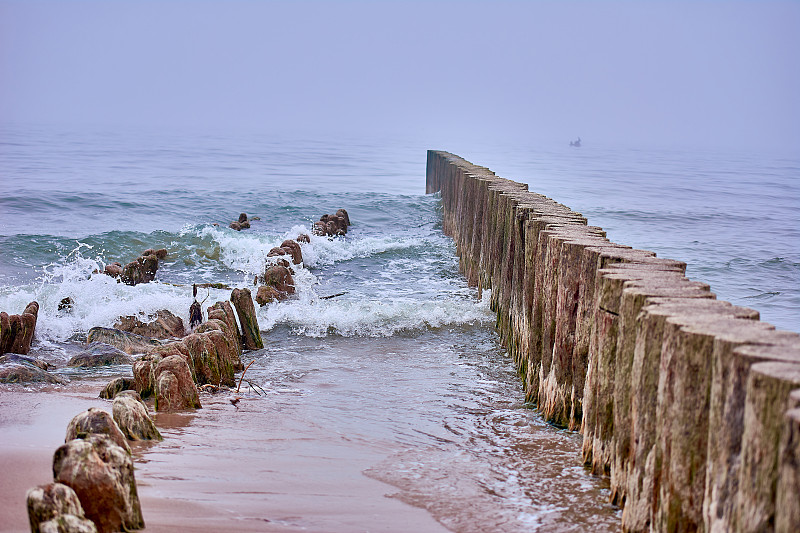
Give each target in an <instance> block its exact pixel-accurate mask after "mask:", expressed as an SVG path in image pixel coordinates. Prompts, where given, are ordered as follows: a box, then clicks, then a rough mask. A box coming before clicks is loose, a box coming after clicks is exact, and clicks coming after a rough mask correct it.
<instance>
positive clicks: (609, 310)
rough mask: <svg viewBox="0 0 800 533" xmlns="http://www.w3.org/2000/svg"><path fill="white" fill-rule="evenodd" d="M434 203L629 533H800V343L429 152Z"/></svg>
mask: <svg viewBox="0 0 800 533" xmlns="http://www.w3.org/2000/svg"><path fill="white" fill-rule="evenodd" d="M426 192H428V193H439V194H440V195H441V202H442V218H443V220H442V223H443V230H444V232H445V233H446V234H448V235H450V236H452V238H453V239H454V240H455V243H456V247H457V250H458V255H459V258H460V259H459V263H460V268H461V270H462V272H463V273H464V275H465V276H466V277H467V279H468V281H469V283H470V284H471V285H474V286H477V287H478V288H479V290H483V289H491V307H492V310H493V311H495V312H496V313H497V329H498V332H499V334H500V337H501V340H502V341H503V343H504V344H505V346H506V347H507V348H508V350H509V353H510V354H511V356H512V358H513V360H514V363H515V364H516V367H517V370H518V372H519V375H520V378H521V379H522V383H523V386H524V389H525V394H526V398H527V400H528V401H529V402H531V404H533V405H535V406H536V408H537V409H538V410H539V411H540V412H541V413H542V415H543V416H544V417H545V418H546V419H547V420H548V421H550V422H552V423H554V424H557V425H559V426H564V427H568V428H570V429H573V430H578V431H580V432H581V433H582V435H583V450H582V451H583V460H584V463H585V464H586V465H587V466H588V467H590V468H591V470H592V472H594V473H597V474H605V475H608V476H609V477H610V483H611V498H612V501H613V502H614V503H616V504H618V505H619V506H621V507H622V508H623V515H622V525H623V529H624V530H625V531H670V532H673V531H676V532H677V531H720V532H722V531H781V532H784V531H785V532H789V531H800V335H798V334H796V333H792V332H786V331H777V330H776V329H775V328H774V327H773V326H771V325H770V324H767V323H765V322H761V321H760V320H759V314H758V312H757V311H755V310H753V309H748V308H745V307H739V306H735V305H732V304H730V303H728V302H724V301H721V300H718V299H716V296H715V295H714V294H713V293H712V292H711V291H710V288H709V286H708V285H706V284H705V283H701V282H697V281H691V280H689V279H687V278H686V277H685V276H684V273H685V269H686V264H685V263H682V262H680V261H675V260H671V259H662V258H658V257H656V254H654V253H653V252H649V251H645V250H636V249H632V248H631V247H628V246H624V245H621V244H616V243H613V242H611V241H609V240H608V239H607V238H606V235H605V232H604V231H603V230H602V228H598V227H594V226H589V225H588V224H587V220H586V219H585V218H584V217H583V216H582V215H581V214H580V213H576V212H574V211H572V210H571V209H569V208H568V207H566V206H564V205H562V204H559V203H558V202H556V201H554V200H552V199H550V198H547V197H546V196H543V195H541V194H537V193H534V192H530V191H528V186H527V185H525V184H521V183H517V182H514V181H511V180H508V179H504V178H501V177H498V176H496V175H495V174H494V173H493V172H492V171H491V170H489V169H487V168H485V167H480V166H477V165H474V164H472V163H470V162H468V161H466V160H464V159H462V158H460V157H458V156H456V155H453V154H450V153H447V152H441V151H432V150H431V151H428V162H427V178H426ZM654 231H657V228H654Z"/></svg>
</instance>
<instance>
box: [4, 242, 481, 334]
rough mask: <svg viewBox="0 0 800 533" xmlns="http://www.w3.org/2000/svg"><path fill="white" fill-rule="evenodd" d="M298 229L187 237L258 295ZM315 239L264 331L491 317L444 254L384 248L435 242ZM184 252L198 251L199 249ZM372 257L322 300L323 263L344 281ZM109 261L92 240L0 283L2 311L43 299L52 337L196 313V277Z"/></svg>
mask: <svg viewBox="0 0 800 533" xmlns="http://www.w3.org/2000/svg"><path fill="white" fill-rule="evenodd" d="M300 233H307V231H306V228H304V227H301V226H295V227H293V228H291V229H290V230H289V231H288V232H286V233H285V234H282V235H275V234H273V235H269V234H265V233H256V232H233V231H230V230H228V229H227V228H218V227H214V226H200V227H194V228H189V227H187V228H184V230H183V232H182V234H183V237H184V241H182V242H183V243H184V244H183V246H188V247H189V248H191V247H192V246H193V245H187V244H186V241H187V240H190V239H188V237H192V236H193V237H194V238H195V239H196V238H198V237H199V238H200V239H201V240H202V241H203V242H205V243H206V244H204V245H203V246H205V247H206V248H204V253H205V256H204V257H205V258H206V259H207V260H208V261H210V262H212V263H216V266H213V265H212V266H211V267H209V268H210V269H211V270H217V271H220V270H224V271H228V272H229V273H231V271H233V272H239V273H240V275H237V276H234V278H236V279H237V280H238V281H236V282H235V283H233V285H235V286H239V287H248V288H250V289H251V291H252V293H253V296H255V292H256V290H255V287H254V286H253V285H252V283H253V281H252V280H253V277H254V275H255V274H257V273H260V272H263V271H264V266H265V264H266V263H267V262H270V261H274V260H275V258H267V253H268V252H269V250H270V249H271V248H272V247H274V246H279V245H280V244H281V242H283V240H285V239H287V238H296V237H297V235H298V234H300ZM310 239H311V242H310V243H303V244H302V245H301V249H302V251H303V259H304V264H303V265H297V266H295V267H294V270H295V274H294V279H295V286H296V290H297V294H296V295H295V296H294V297H293V298H292V299H290V300H288V301H285V302H280V303H273V304H269V305H267V306H264V307H262V308H258V318H259V323H260V326H261V329H262V330H265V331H266V330H270V329H272V328H275V327H276V326H281V325H284V326H289V327H290V328H291V329H292V331H294V332H295V333H296V334H301V335H308V336H313V337H322V336H325V335H329V334H335V335H343V336H390V335H393V334H396V333H398V332H408V331H414V330H422V329H426V328H439V327H445V326H456V325H463V324H478V323H481V324H488V323H490V322H491V313H490V312H489V310H488V303H487V302H488V293H487V294H485V295H484V298H483V300H477V299H476V298H475V295H474V291H472V290H471V289H468V288H467V287H466V286H465V284H464V283H463V280H461V279H460V278H458V277H455V276H452V275H450V276H444V277H443V276H436V275H435V273H436V272H437V269H439V268H441V267H442V265H440V264H439V263H440V262H441V261H442V259H441V257H421V256H420V255H419V254H416V253H413V254H411V256H410V257H411V258H410V257H391V258H390V257H385V256H384V255H383V254H385V253H386V252H392V251H397V250H404V249H408V250H412V249H415V248H419V249H425V250H430V249H431V248H435V246H436V244H437V243H433V242H426V241H425V240H421V239H420V238H418V237H397V236H392V235H386V236H380V237H376V236H366V237H363V238H358V237H355V238H353V237H348V238H344V239H343V238H335V239H329V238H326V237H320V236H315V235H311V236H310ZM209 244H212V246H211V247H210V248H209V247H208V246H209ZM170 253H171V254H172V251H171V252H170ZM177 253H178V254H186V255H189V256H191V253H192V251H191V250H190V249H186V250H185V251H184V252H180V251H178V252H177ZM441 255H442V254H440V256H441ZM443 255H444V257H445V259H446V262H452V258H451V257H449V256H448V254H447V253H445V254H443ZM370 257H374V258H375V260H374V261H372V262H370V263H369V265H370V268H369V269H368V271H367V272H361V270H360V267H359V268H356V267H353V268H349V270H348V269H345V268H344V267H343V268H342V270H343V271H344V270H348V274H347V275H348V276H350V277H348V278H347V279H344V281H342V282H341V283H343V284H344V292H346V294H344V295H342V296H340V297H337V298H333V299H322V298H320V296H321V294H318V292H317V291H318V290H319V285H320V282H321V279H320V277H319V276H320V272H319V271H318V268H325V269H327V270H326V274H325V275H326V278H325V279H324V280H322V281H330V280H333V281H340V280H341V279H343V278H342V276H344V273H343V272H340V271H339V269H338V267H337V264H340V263H342V264H344V263H346V262H347V261H350V260H352V259H357V258H370ZM412 258H413V259H412ZM104 266H105V265H104V260H103V257H101V255H99V254H96V253H95V251H94V250H92V248H91V247H90V246H87V245H78V246H77V248H76V249H74V250H73V251H72V252H70V253H69V254H67V255H66V256H65V257H64V258H63V259H62V260H61V261H59V262H57V263H54V264H51V265H49V266H47V267H46V268H45V269H44V271H43V273H42V275H41V276H40V277H39V279H38V280H37V282H36V283H34V284H31V285H28V286H24V287H15V288H13V289H12V288H10V287H9V288H4V289H0V309H3V310H6V311H8V312H11V313H15V312H16V313H18V312H21V311H22V309H24V307H25V305H26V304H27V303H28V302H30V301H32V300H36V301H38V302H39V305H40V311H39V321H38V323H37V334H36V340H37V342H41V343H43V344H44V345H47V344H48V343H59V342H65V341H67V340H69V339H70V338H72V337H74V336H75V335H81V334H85V333H86V332H87V331H88V330H89V329H90V328H92V327H95V326H102V327H112V326H113V325H114V323H115V322H116V321H117V320H118V319H119V317H120V316H128V315H135V316H139V317H140V318H141V319H143V320H144V319H145V318H146V317H148V316H152V315H153V314H154V313H155V312H156V311H158V310H160V309H167V310H169V311H171V312H172V313H174V314H175V315H177V316H179V317H181V318H183V320H184V322H187V321H188V309H189V305H190V304H191V302H192V295H191V291H190V290H189V286H188V285H186V284H171V283H162V282H160V281H156V282H152V283H146V284H140V285H136V286H135V287H131V286H128V285H125V284H123V283H119V282H118V281H117V280H116V279H113V278H111V277H109V276H106V275H104V274H92V272H95V271H98V270H99V271H102V269H103V267H104ZM207 266H208V265H207ZM450 267H452V265H450ZM176 268H177V267H176ZM168 269H169V266H166V267H162V269H160V270H159V274H158V275H157V279H158V278H161V279H163V278H164V277H168V276H169V272H168ZM165 270H167V271H165ZM359 276H360V277H359ZM365 276H366V277H365ZM206 291H207V292H206ZM202 292H204V293H206V294H203V293H201V294H199V295H198V299H205V302H204V306H203V307H204V309H205V308H207V307H208V306H209V305H211V304H213V303H214V302H216V301H219V300H227V299H229V297H230V293H229V291H227V290H221V289H207V290H206V289H204V290H203V291H202ZM329 292H330V291H329V290H326V291H325V292H323V291H320V293H322V294H328V293H329ZM64 298H71V299H72V301H73V306H72V310H71V311H66V310H59V309H58V306H59V302H61V300H62V299H64Z"/></svg>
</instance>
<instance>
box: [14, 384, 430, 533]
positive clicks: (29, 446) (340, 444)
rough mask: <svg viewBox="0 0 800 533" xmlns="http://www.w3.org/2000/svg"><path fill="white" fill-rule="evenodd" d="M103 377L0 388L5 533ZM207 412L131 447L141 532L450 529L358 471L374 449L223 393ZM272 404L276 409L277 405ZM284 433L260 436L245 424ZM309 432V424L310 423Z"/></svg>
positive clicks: (23, 516)
mask: <svg viewBox="0 0 800 533" xmlns="http://www.w3.org/2000/svg"><path fill="white" fill-rule="evenodd" d="M102 385H103V382H100V381H97V382H94V381H83V382H81V383H80V384H78V385H70V386H68V387H63V388H48V389H41V390H37V391H32V392H31V391H25V390H23V389H21V388H12V387H6V386H4V388H3V389H2V390H0V465H2V466H0V471H2V476H0V531H28V530H29V526H28V518H27V511H26V507H25V493H26V491H27V490H28V489H29V488H31V487H34V486H36V485H39V484H45V483H49V482H51V481H52V470H51V465H52V457H53V453H54V452H55V450H56V448H58V446H60V445H61V444H62V443H63V442H64V433H65V431H66V426H67V423H68V422H69V420H70V419H71V418H72V417H73V416H74V415H76V414H77V413H79V412H81V411H83V410H85V409H87V408H89V407H92V406H95V407H101V408H104V409H106V410H110V407H111V404H110V402H107V401H104V400H101V399H99V398H98V397H97V394H98V393H99V390H100V389H101V387H102ZM202 401H203V402H204V409H201V410H199V411H197V412H194V413H179V414H158V415H156V416H155V420H156V424H157V425H158V427H159V429H160V430H161V432H162V434H163V435H164V441H163V442H160V443H155V442H152V443H133V445H132V449H133V453H134V463H135V465H136V480H137V485H138V491H139V497H140V499H141V503H142V510H143V513H144V519H145V522H146V525H147V528H146V531H187V532H188V531H192V532H201V531H312V532H313V531H318V532H340V531H341V532H345V531H346V532H353V531H386V532H392V531H397V532H400V531H404V532H405V531H420V532H422V531H425V532H427V531H432V532H436V531H446V529H445V528H444V527H442V526H441V525H440V524H439V523H438V522H436V521H435V520H434V519H433V518H432V517H431V516H430V515H429V514H428V513H427V512H425V511H423V510H421V509H417V508H415V507H412V506H409V505H407V504H405V503H402V502H401V501H399V500H398V499H396V498H390V497H387V495H391V494H392V493H393V492H394V490H393V488H392V487H390V486H388V485H385V484H383V483H381V482H379V481H375V480H374V479H370V478H368V477H366V476H364V475H363V474H362V471H363V470H365V469H367V468H368V467H369V466H370V465H371V464H373V463H374V462H376V461H377V460H379V459H380V458H381V456H382V451H381V450H380V449H379V446H378V447H376V446H372V445H364V446H355V447H354V446H352V445H351V443H347V441H346V439H347V437H346V436H341V435H329V436H328V438H321V439H319V438H313V434H314V433H317V432H319V433H320V434H324V433H325V428H324V427H316V428H313V427H312V428H311V433H308V428H307V425H308V422H309V419H307V418H305V417H300V418H299V419H297V420H295V421H287V420H285V419H284V420H282V421H281V422H278V421H277V418H276V415H275V413H274V412H269V410H268V408H269V407H270V405H269V402H265V401H263V400H261V401H259V400H258V399H253V398H249V397H246V398H244V399H243V400H242V401H241V402H240V403H239V408H238V409H237V408H236V407H234V406H233V405H231V403H230V402H229V398H228V397H227V396H225V395H223V394H221V395H218V396H210V395H204V396H202ZM272 407H274V405H273V406H272ZM264 424H272V425H273V426H280V427H279V428H277V430H278V431H277V432H276V431H271V432H270V433H269V435H270V436H269V438H268V439H262V438H259V436H258V435H259V432H258V431H255V432H253V431H249V429H253V428H257V427H261V426H263V425H264ZM312 425H313V424H312Z"/></svg>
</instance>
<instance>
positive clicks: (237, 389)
mask: <svg viewBox="0 0 800 533" xmlns="http://www.w3.org/2000/svg"><path fill="white" fill-rule="evenodd" d="M255 362H256V360H255V359H253V360H252V361H250V362H249V363H247V366H246V367H244V372H242V377H240V378H239V386H238V387H236V394H239V389H241V388H242V381H244V375H245V374H246V373H247V369H248V368H250V365H252V364H253V363H255ZM248 383H249V382H248Z"/></svg>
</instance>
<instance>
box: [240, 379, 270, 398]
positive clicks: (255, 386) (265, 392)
mask: <svg viewBox="0 0 800 533" xmlns="http://www.w3.org/2000/svg"><path fill="white" fill-rule="evenodd" d="M245 382H246V383H247V384H248V385H250V388H251V389H252V390H253V391H255V393H256V394H258V395H259V396H261V393H262V392H263V393H264V396H266V395H267V391H265V390H264V389H263V387H261V385H256V384H255V383H253V382H252V381H250V380H249V379H246V380H245ZM259 390H260V391H261V392H258V391H259Z"/></svg>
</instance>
